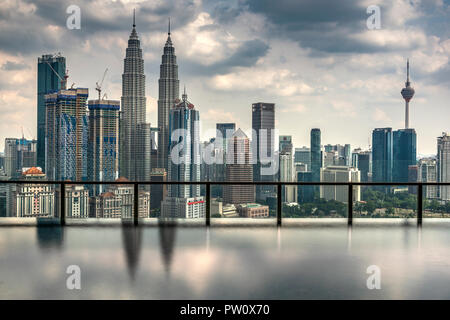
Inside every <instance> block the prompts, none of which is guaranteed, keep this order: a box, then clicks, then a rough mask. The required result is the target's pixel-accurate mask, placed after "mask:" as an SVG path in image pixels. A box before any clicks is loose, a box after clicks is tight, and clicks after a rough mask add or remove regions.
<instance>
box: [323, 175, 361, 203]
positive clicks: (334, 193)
mask: <svg viewBox="0 0 450 320" xmlns="http://www.w3.org/2000/svg"><path fill="white" fill-rule="evenodd" d="M320 181H323V182H360V181H361V180H360V172H359V170H358V169H356V168H353V167H347V166H330V167H327V168H322V169H321V170H320ZM360 189H361V188H360V186H354V187H353V201H360V200H361V192H360ZM320 197H321V198H324V199H325V200H336V201H340V202H345V203H346V202H348V188H347V186H339V185H323V186H320Z"/></svg>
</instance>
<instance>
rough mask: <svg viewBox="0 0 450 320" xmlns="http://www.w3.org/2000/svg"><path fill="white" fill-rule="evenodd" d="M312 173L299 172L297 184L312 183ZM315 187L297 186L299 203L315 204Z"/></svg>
mask: <svg viewBox="0 0 450 320" xmlns="http://www.w3.org/2000/svg"><path fill="white" fill-rule="evenodd" d="M312 181H313V180H312V172H311V171H299V172H297V182H312ZM314 189H315V188H314V186H311V185H298V186H297V201H298V202H299V203H306V202H313V201H314Z"/></svg>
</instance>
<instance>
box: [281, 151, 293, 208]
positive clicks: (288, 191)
mask: <svg viewBox="0 0 450 320" xmlns="http://www.w3.org/2000/svg"><path fill="white" fill-rule="evenodd" d="M289 150H292V148H289V147H287V148H283V151H281V153H280V171H279V173H280V175H279V181H281V182H294V178H295V170H294V161H293V160H294V158H293V156H292V153H291V152H289ZM281 201H282V202H297V186H291V185H289V186H283V192H282V199H281Z"/></svg>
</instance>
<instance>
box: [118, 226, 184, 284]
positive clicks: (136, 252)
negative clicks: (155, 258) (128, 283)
mask: <svg viewBox="0 0 450 320" xmlns="http://www.w3.org/2000/svg"><path fill="white" fill-rule="evenodd" d="M158 229H159V244H160V248H161V250H160V251H161V258H162V262H163V265H164V269H165V271H166V274H167V275H170V267H171V264H172V257H173V252H174V247H175V238H176V230H177V224H176V222H175V221H173V220H160V221H159V223H158ZM122 240H123V247H124V254H125V259H126V262H127V268H128V273H129V275H130V278H131V279H132V280H134V279H135V278H136V274H137V270H138V267H139V259H140V254H141V249H142V227H135V226H133V225H130V224H123V226H122Z"/></svg>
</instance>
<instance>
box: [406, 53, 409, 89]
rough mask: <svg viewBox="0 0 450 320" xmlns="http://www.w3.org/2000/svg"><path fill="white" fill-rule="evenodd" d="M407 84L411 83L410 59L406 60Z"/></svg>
mask: <svg viewBox="0 0 450 320" xmlns="http://www.w3.org/2000/svg"><path fill="white" fill-rule="evenodd" d="M406 83H409V58H408V59H407V60H406Z"/></svg>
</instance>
